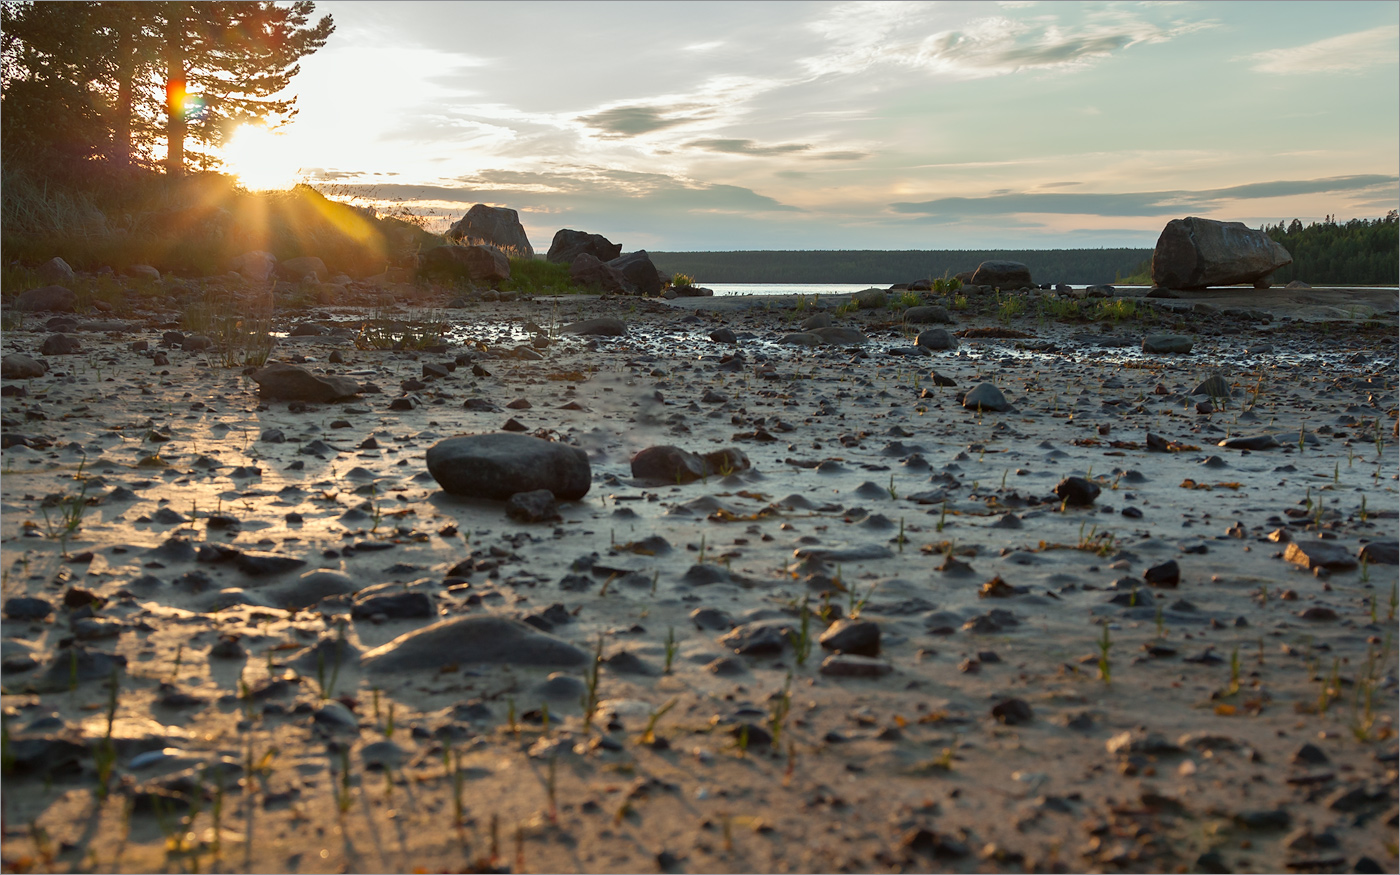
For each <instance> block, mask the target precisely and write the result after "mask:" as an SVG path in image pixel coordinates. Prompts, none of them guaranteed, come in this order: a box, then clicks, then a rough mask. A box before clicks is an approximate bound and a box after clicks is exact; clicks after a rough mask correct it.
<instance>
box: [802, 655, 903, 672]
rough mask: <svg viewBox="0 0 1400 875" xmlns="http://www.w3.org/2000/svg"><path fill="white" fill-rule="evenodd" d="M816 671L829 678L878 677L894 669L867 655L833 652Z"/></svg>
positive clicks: (886, 663)
mask: <svg viewBox="0 0 1400 875" xmlns="http://www.w3.org/2000/svg"><path fill="white" fill-rule="evenodd" d="M817 671H819V672H821V673H822V674H823V675H825V676H826V677H831V678H878V677H883V676H884V675H887V674H889V673H890V672H892V671H894V667H893V666H891V665H890V664H889V663H888V662H885V661H884V660H882V659H875V658H873V657H869V656H856V655H853V654H845V653H833V654H832V655H831V656H828V657H827V658H826V659H823V660H822V664H821V667H820V668H818V669H817Z"/></svg>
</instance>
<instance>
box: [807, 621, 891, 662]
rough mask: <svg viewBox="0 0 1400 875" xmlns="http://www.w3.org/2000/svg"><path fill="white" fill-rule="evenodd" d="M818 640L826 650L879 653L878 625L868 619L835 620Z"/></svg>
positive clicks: (874, 654) (860, 653) (856, 653)
mask: <svg viewBox="0 0 1400 875" xmlns="http://www.w3.org/2000/svg"><path fill="white" fill-rule="evenodd" d="M818 640H819V642H820V644H821V646H822V647H823V648H824V649H826V650H836V651H839V652H841V653H851V654H855V655H857V656H879V655H880V626H879V624H878V623H873V622H871V621H869V620H849V619H841V620H837V621H836V622H835V623H832V624H831V625H830V626H828V627H827V629H826V631H825V632H823V633H822V634H821V638H820V639H818Z"/></svg>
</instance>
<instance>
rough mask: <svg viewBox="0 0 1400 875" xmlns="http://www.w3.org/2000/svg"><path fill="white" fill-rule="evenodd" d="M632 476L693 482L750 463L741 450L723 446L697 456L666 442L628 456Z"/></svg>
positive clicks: (658, 480) (666, 480) (731, 470)
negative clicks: (630, 457) (630, 461)
mask: <svg viewBox="0 0 1400 875" xmlns="http://www.w3.org/2000/svg"><path fill="white" fill-rule="evenodd" d="M631 464H632V476H633V477H635V478H637V479H638V480H649V481H653V482H656V483H669V484H673V485H674V484H681V483H693V482H695V481H696V480H701V479H704V478H706V477H712V476H728V475H729V474H733V473H734V472H736V471H747V470H748V469H749V468H750V467H751V465H750V462H749V457H748V456H746V455H745V454H744V453H743V452H741V451H739V450H736V449H734V448H733V447H726V448H725V449H722V450H715V451H714V452H712V453H705V454H704V455H700V454H698V453H692V452H690V451H689V450H683V449H681V448H680V447H676V446H671V445H669V444H667V445H662V446H656V447H647V448H646V449H644V450H642V451H641V452H639V453H637V454H636V455H635V456H633V457H632V463H631Z"/></svg>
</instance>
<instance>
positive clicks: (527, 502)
mask: <svg viewBox="0 0 1400 875" xmlns="http://www.w3.org/2000/svg"><path fill="white" fill-rule="evenodd" d="M506 516H508V517H510V518H511V519H513V520H515V521H516V522H522V523H543V522H550V521H553V520H557V519H561V517H560V516H559V506H558V504H556V503H555V500H554V493H553V492H550V491H549V490H548V489H535V490H532V491H530V492H517V493H515V494H514V495H512V496H511V497H510V498H508V499H506Z"/></svg>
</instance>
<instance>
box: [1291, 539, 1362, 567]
mask: <svg viewBox="0 0 1400 875" xmlns="http://www.w3.org/2000/svg"><path fill="white" fill-rule="evenodd" d="M1283 558H1284V560H1285V561H1287V562H1291V563H1293V564H1294V565H1301V566H1303V567H1304V568H1306V569H1308V570H1309V571H1312V570H1314V569H1317V568H1326V569H1328V570H1329V571H1344V570H1346V569H1349V568H1355V567H1356V565H1357V561H1356V557H1355V556H1352V555H1351V552H1350V551H1349V550H1347V548H1345V547H1343V546H1342V545H1340V544H1337V543H1333V542H1330V541H1293V542H1292V543H1290V544H1289V545H1288V549H1286V550H1285V551H1284V553H1283Z"/></svg>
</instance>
